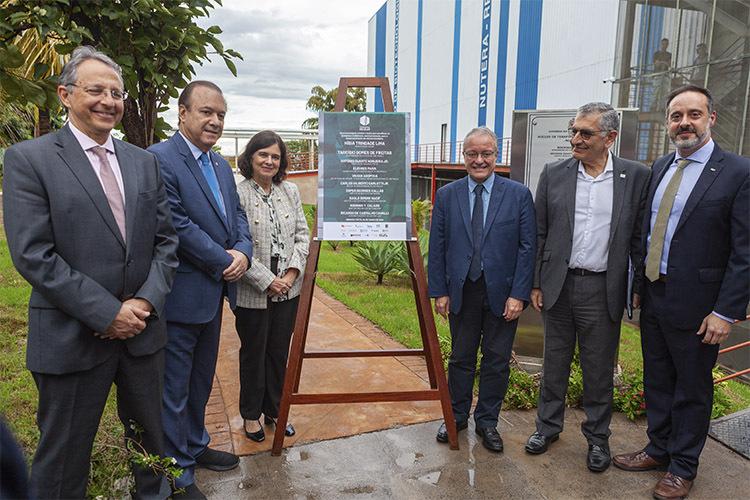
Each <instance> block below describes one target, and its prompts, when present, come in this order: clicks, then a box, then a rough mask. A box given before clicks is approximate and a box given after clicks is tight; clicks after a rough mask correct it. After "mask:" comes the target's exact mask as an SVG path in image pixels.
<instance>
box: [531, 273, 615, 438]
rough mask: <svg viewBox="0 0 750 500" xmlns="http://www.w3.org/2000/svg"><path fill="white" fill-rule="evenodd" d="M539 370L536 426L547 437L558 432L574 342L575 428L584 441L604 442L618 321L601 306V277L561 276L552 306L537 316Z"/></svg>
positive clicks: (604, 277)
mask: <svg viewBox="0 0 750 500" xmlns="http://www.w3.org/2000/svg"><path fill="white" fill-rule="evenodd" d="M542 316H543V320H544V369H543V372H542V386H541V390H540V392H539V405H538V408H537V418H536V428H537V431H538V432H539V433H540V434H543V435H545V436H548V437H549V436H553V435H555V434H559V433H560V432H562V430H563V424H564V419H565V395H566V393H567V391H568V378H569V376H570V363H571V361H572V360H573V353H574V351H575V347H576V341H577V342H578V351H579V353H580V361H581V371H582V374H583V410H584V412H585V413H586V421H585V422H582V423H581V431H582V432H583V435H584V436H585V437H586V440H587V441H588V442H589V444H596V445H600V446H606V445H607V442H608V440H609V435H610V434H611V432H610V430H609V424H610V421H611V420H612V390H613V385H614V384H613V376H614V365H615V355H616V353H617V346H618V344H619V341H620V322H619V321H612V319H611V318H610V316H609V312H608V310H607V275H606V274H596V275H588V276H577V275H574V274H571V273H568V275H567V276H566V277H565V282H564V283H563V288H562V290H561V291H560V296H559V298H558V299H557V301H556V302H555V304H554V305H553V306H552V307H550V309H549V310H547V311H544V313H543V314H542Z"/></svg>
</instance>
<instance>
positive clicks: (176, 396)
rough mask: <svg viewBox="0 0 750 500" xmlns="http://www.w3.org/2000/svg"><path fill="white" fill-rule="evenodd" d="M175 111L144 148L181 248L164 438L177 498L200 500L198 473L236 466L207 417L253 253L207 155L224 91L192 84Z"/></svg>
mask: <svg viewBox="0 0 750 500" xmlns="http://www.w3.org/2000/svg"><path fill="white" fill-rule="evenodd" d="M178 105H179V132H177V133H176V134H174V135H173V136H172V138H171V139H169V140H168V141H166V142H163V143H160V144H156V145H154V146H152V147H151V148H149V151H151V152H152V153H154V154H155V155H156V156H157V158H158V159H159V164H160V166H161V171H162V176H163V177H164V184H165V186H166V188H167V195H168V197H169V204H170V208H171V209H172V220H173V223H174V226H175V229H176V231H177V236H178V237H179V242H180V244H179V248H178V251H177V256H178V257H179V259H180V265H179V267H178V268H177V275H176V276H175V280H174V286H173V287H172V292H171V293H170V294H169V295H168V296H167V304H166V316H167V331H168V336H169V340H168V342H167V347H166V369H165V378H164V397H163V405H164V408H163V420H164V435H165V448H166V452H167V455H169V456H172V457H174V458H175V459H176V460H177V465H178V466H179V467H181V468H182V469H183V470H184V472H183V474H182V475H181V476H180V477H179V478H178V479H177V481H176V486H177V487H178V488H180V489H181V491H180V492H178V493H179V496H181V497H182V498H205V496H204V495H203V493H201V491H200V489H199V488H198V487H197V486H196V485H195V479H194V469H195V467H196V466H200V467H206V468H208V469H212V470H217V471H223V470H230V469H233V468H235V467H237V465H238V464H239V459H238V458H237V456H235V455H233V454H231V453H226V452H223V451H219V450H213V449H211V448H209V447H208V442H209V436H208V432H207V431H206V428H205V425H204V414H205V411H206V403H207V402H208V397H209V395H210V394H211V385H212V382H213V377H214V371H215V368H216V358H217V355H218V348H219V332H220V330H221V313H222V309H223V304H224V297H225V296H226V297H227V298H228V299H229V304H230V306H231V307H232V308H234V306H235V300H236V296H237V291H236V285H235V282H236V281H237V280H239V279H240V277H242V275H243V274H244V273H245V271H246V270H247V268H248V266H249V263H250V260H251V258H252V253H253V247H252V242H251V240H250V231H249V228H248V224H247V218H246V216H245V211H244V210H243V209H242V207H241V206H240V202H239V197H238V196H237V190H236V187H235V182H234V175H233V174H232V169H231V168H230V166H229V164H228V163H227V162H226V160H224V159H223V158H222V157H221V156H220V155H218V154H217V153H214V152H212V151H211V147H212V146H213V145H214V144H216V141H218V140H219V137H221V133H222V131H223V129H224V115H225V114H226V109H227V107H226V101H225V100H224V96H223V94H222V92H221V90H220V89H219V87H217V86H216V85H214V84H213V83H211V82H207V81H195V82H192V83H190V84H188V86H187V87H185V89H184V90H183V91H182V94H180V97H179V100H178Z"/></svg>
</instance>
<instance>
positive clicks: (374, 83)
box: [271, 78, 458, 456]
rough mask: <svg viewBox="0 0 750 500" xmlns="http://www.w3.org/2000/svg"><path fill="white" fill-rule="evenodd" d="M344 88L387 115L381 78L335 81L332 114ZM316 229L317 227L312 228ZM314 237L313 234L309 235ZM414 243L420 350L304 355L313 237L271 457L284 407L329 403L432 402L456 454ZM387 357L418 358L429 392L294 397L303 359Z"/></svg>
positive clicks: (389, 106) (280, 440)
mask: <svg viewBox="0 0 750 500" xmlns="http://www.w3.org/2000/svg"><path fill="white" fill-rule="evenodd" d="M349 87H369V88H372V87H374V88H379V89H380V92H381V95H382V96H383V108H384V109H385V111H388V112H392V111H393V99H392V97H391V88H390V84H389V83H388V79H387V78H341V79H340V80H339V89H338V95H337V96H336V105H335V107H334V111H339V112H340V111H344V104H345V103H346V94H347V90H348V89H349ZM315 227H317V224H316V226H315ZM313 231H314V233H313V235H314V236H315V231H316V230H315V229H313ZM413 232H414V237H412V239H411V240H407V241H405V243H406V250H407V253H408V255H409V269H410V270H411V283H412V289H413V290H414V298H415V299H416V305H417V316H418V317H419V329H420V332H421V334H422V349H390V350H356V351H312V352H305V342H306V341H307V327H308V324H309V321H310V309H311V306H312V298H313V291H314V288H315V275H316V274H317V270H318V257H319V256H320V243H321V241H320V240H319V239H318V238H317V237H313V239H312V241H311V242H310V253H309V255H308V256H307V264H306V266H305V274H304V276H303V279H302V292H301V295H300V301H299V309H298V310H297V319H296V321H295V323H294V336H293V338H292V347H291V351H290V352H289V362H288V363H287V367H286V378H285V379H284V389H283V391H282V393H281V404H280V407H279V418H278V421H277V423H276V431H275V434H274V437H273V448H272V451H271V454H272V455H274V456H279V455H280V454H281V448H282V446H283V444H284V430H285V429H286V424H287V421H288V419H289V407H290V406H291V405H292V404H333V403H376V402H378V403H380V402H396V401H434V400H439V401H440V403H441V406H442V409H443V417H444V418H445V423H446V427H447V429H448V441H449V443H450V447H451V449H453V450H457V449H458V435H457V432H456V420H455V418H454V416H453V408H452V407H451V401H450V395H449V393H448V383H447V381H446V378H445V371H444V370H443V363H442V359H441V356H440V347H439V344H438V337H437V329H436V328H435V318H434V317H433V315H432V308H431V306H430V299H429V298H428V296H427V279H426V277H425V272H424V264H423V262H422V254H421V253H420V251H419V241H418V240H417V238H416V229H414V230H413ZM390 356H424V357H425V361H426V362H427V373H428V376H429V380H430V389H427V390H419V391H399V392H367V393H339V394H330V393H329V394H300V393H299V381H300V375H301V373H302V360H303V359H316V358H317V359H320V358H353V357H354V358H356V357H390Z"/></svg>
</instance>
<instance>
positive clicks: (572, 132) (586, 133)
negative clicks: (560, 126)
mask: <svg viewBox="0 0 750 500" xmlns="http://www.w3.org/2000/svg"><path fill="white" fill-rule="evenodd" d="M600 132H609V131H608V130H602V129H599V130H589V129H587V128H575V127H570V128H568V137H570V138H571V139H572V138H573V137H575V136H576V135H577V134H581V139H583V140H584V141H588V140H589V139H591V138H592V137H594V135H595V134H598V133H600Z"/></svg>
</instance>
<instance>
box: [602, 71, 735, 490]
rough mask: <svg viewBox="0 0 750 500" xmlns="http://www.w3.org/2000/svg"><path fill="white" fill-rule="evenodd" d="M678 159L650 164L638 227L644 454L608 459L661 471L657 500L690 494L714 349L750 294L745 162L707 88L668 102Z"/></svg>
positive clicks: (709, 397)
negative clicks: (716, 137) (722, 142)
mask: <svg viewBox="0 0 750 500" xmlns="http://www.w3.org/2000/svg"><path fill="white" fill-rule="evenodd" d="M666 119H667V120H666V123H667V128H668V131H669V137H670V139H671V140H672V142H673V143H674V145H675V146H676V148H677V151H676V153H671V154H669V155H667V156H663V157H662V158H659V159H658V160H656V162H654V166H653V174H652V176H651V186H650V188H649V196H648V199H647V202H646V206H647V207H648V208H649V209H650V214H651V216H650V217H645V218H644V219H645V220H644V226H643V228H644V230H643V234H644V235H645V237H644V238H643V248H644V250H645V252H644V253H645V255H646V271H645V274H646V290H645V295H644V297H643V301H642V310H641V344H642V347H643V386H644V391H645V397H646V418H647V419H648V430H647V434H648V439H649V442H648V444H647V445H646V447H645V448H643V449H642V450H639V451H636V452H634V453H626V454H622V455H618V456H616V457H614V458H613V463H614V464H615V465H616V466H617V467H619V468H621V469H625V470H630V471H643V470H650V469H657V468H666V470H667V472H666V474H664V476H663V477H662V478H661V479H660V480H659V482H658V483H657V484H656V487H655V488H654V491H653V494H654V497H655V498H662V499H664V498H683V497H685V496H687V494H688V492H689V491H690V488H691V486H692V484H693V481H694V479H695V477H696V475H697V473H698V457H699V456H700V454H701V450H702V449H703V445H704V444H705V442H706V434H707V433H708V426H709V421H710V418H711V407H712V403H713V390H714V387H713V379H712V375H711V370H712V368H713V367H714V364H715V363H716V358H717V356H718V352H719V344H720V343H721V342H722V341H723V340H724V339H726V338H727V336H728V335H729V330H730V327H731V325H732V323H734V322H736V321H738V320H741V319H744V318H745V314H746V310H747V304H748V298H749V296H750V160H748V159H747V158H743V157H741V156H737V155H735V154H732V153H729V152H727V151H723V150H722V149H721V148H720V147H719V145H718V144H716V143H715V142H714V141H713V139H711V128H712V127H713V126H714V124H715V123H716V112H715V111H714V105H713V99H712V97H711V94H710V93H709V92H708V90H706V89H704V88H702V87H697V86H693V85H688V86H685V87H681V88H678V89H675V90H674V91H672V93H671V94H670V95H669V96H668V97H667V113H666Z"/></svg>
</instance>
